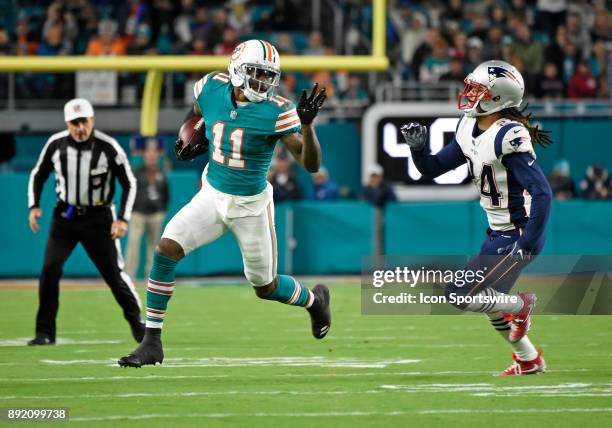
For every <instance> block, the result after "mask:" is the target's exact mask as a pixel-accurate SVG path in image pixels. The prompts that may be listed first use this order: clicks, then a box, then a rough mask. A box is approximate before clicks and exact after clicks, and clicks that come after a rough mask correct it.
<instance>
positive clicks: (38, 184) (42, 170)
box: [28, 141, 56, 209]
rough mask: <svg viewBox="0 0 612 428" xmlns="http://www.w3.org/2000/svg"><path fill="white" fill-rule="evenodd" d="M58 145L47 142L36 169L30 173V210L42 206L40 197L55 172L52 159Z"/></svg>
mask: <svg viewBox="0 0 612 428" xmlns="http://www.w3.org/2000/svg"><path fill="white" fill-rule="evenodd" d="M55 149H56V144H55V143H54V142H52V141H47V144H45V147H44V148H43V150H42V152H41V153H40V156H39V158H38V162H36V165H35V166H34V169H33V170H32V172H31V173H30V180H29V183H28V208H30V209H31V208H36V207H39V206H40V195H41V194H42V190H43V185H44V184H45V181H47V178H49V174H51V171H53V162H52V161H51V157H52V156H53V153H54V152H55Z"/></svg>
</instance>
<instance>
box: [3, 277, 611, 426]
mask: <svg viewBox="0 0 612 428" xmlns="http://www.w3.org/2000/svg"><path fill="white" fill-rule="evenodd" d="M307 284H308V285H314V283H309V282H307ZM330 288H331V292H332V308H333V316H334V319H333V326H332V329H331V333H330V334H329V335H328V337H327V338H326V339H324V340H323V341H316V340H315V339H313V338H312V337H311V335H310V326H309V319H308V316H307V314H306V313H305V312H304V310H303V309H301V308H295V307H288V306H284V305H281V304H278V303H275V302H267V301H260V300H258V299H257V298H256V297H255V295H254V293H253V292H252V291H251V289H250V288H249V287H247V286H246V285H241V286H229V285H227V286H223V285H216V286H206V287H198V286H196V285H193V286H189V285H184V284H181V282H180V281H179V286H178V289H177V292H176V294H175V296H174V297H173V299H172V300H171V302H170V306H169V312H168V316H167V319H166V325H165V329H164V345H165V353H166V360H165V362H164V364H163V365H162V366H159V365H158V366H156V367H151V366H147V367H145V368H142V369H121V368H119V367H118V366H117V365H116V360H117V358H118V357H120V356H122V355H124V354H126V353H128V352H129V351H131V350H132V349H133V348H134V347H135V343H134V342H133V341H132V339H131V336H130V335H129V329H128V326H127V323H125V322H124V321H123V319H122V318H121V315H120V310H119V308H118V306H117V305H116V304H115V302H114V300H113V299H112V295H111V293H110V291H109V290H107V289H104V288H102V287H90V288H86V287H64V288H63V290H62V296H61V305H60V316H59V319H58V337H59V338H60V344H58V345H57V346H51V347H34V348H33V347H26V346H23V345H24V344H25V341H26V340H27V339H28V338H30V337H31V336H32V333H33V322H34V320H33V317H34V315H35V310H36V304H37V295H36V290H35V289H33V288H29V287H10V288H8V287H4V288H0V298H1V299H2V306H1V307H2V311H1V312H0V345H1V346H0V356H1V358H0V408H6V407H47V408H48V407H66V408H69V411H70V422H69V423H68V424H67V425H69V426H81V425H87V426H100V427H108V426H109V423H112V424H113V426H139V427H151V426H161V425H164V426H166V427H183V426H206V427H208V426H243V427H256V426H275V427H284V426H292V427H301V426H305V427H306V426H308V427H312V426H334V427H344V426H347V427H352V428H355V427H360V426H381V427H389V426H427V427H429V426H439V427H449V426H452V427H462V426H487V427H490V426H499V427H502V426H516V427H529V426H544V424H547V425H550V426H554V427H562V426H567V427H576V426H581V427H589V426H596V427H605V426H612V334H611V333H610V327H612V322H611V320H612V318H610V317H596V316H591V317H587V316H582V317H579V316H558V317H552V316H538V317H536V318H535V320H534V324H533V328H532V334H531V337H532V340H533V341H534V343H536V345H538V346H539V347H541V348H542V349H543V351H544V356H545V357H546V360H547V362H548V366H549V371H548V373H546V374H544V375H539V376H525V377H511V378H497V377H494V376H492V374H494V373H496V372H497V371H499V370H501V369H503V368H505V367H506V366H507V365H509V363H510V351H509V347H508V346H507V344H505V343H504V342H503V341H502V339H501V338H500V337H499V336H498V334H497V333H496V332H495V331H494V330H493V329H492V328H491V327H490V326H489V325H488V322H487V321H486V319H485V318H484V317H483V316H463V317H455V316H438V317H432V316H430V317H426V316H423V317H408V316H386V317H381V316H363V315H361V313H360V300H359V299H360V288H359V286H358V285H357V284H351V285H349V284H334V285H332V286H331V287H330ZM140 291H141V295H143V296H144V292H143V291H142V290H140ZM0 424H3V422H0ZM4 425H6V426H8V425H11V426H17V425H15V423H7V422H4Z"/></svg>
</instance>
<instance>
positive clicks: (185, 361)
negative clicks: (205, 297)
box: [40, 357, 421, 368]
mask: <svg viewBox="0 0 612 428" xmlns="http://www.w3.org/2000/svg"><path fill="white" fill-rule="evenodd" d="M420 361H421V360H415V359H388V360H370V359H359V358H327V357H261V358H231V357H210V358H167V359H165V360H164V366H165V367H256V366H257V367H262V366H275V367H278V366H285V367H312V366H314V367H328V368H339V367H349V368H386V367H388V366H390V365H398V364H415V363H418V362H420ZM40 363H42V364H48V365H61V366H66V365H113V366H115V365H116V364H117V362H116V360H115V359H104V360H94V359H92V360H88V359H78V360H51V359H44V360H40Z"/></svg>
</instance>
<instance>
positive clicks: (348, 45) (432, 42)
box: [0, 0, 612, 103]
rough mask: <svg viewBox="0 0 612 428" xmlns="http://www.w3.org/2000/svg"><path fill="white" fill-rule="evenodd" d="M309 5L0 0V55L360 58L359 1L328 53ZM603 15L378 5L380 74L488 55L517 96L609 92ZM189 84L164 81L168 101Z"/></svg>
mask: <svg viewBox="0 0 612 428" xmlns="http://www.w3.org/2000/svg"><path fill="white" fill-rule="evenodd" d="M320 3H321V4H322V5H323V7H322V9H321V13H320V15H321V16H320V23H319V25H318V27H320V31H311V30H312V28H314V27H313V23H312V22H311V21H312V19H311V18H312V7H313V4H312V2H303V1H299V0H228V1H219V0H206V1H204V0H181V1H170V0H122V1H119V0H55V1H42V0H0V7H3V10H4V11H8V13H6V14H4V19H3V20H4V22H2V20H0V54H5V55H41V56H44V55H81V54H85V55H157V54H159V55H165V54H177V55H182V54H196V55H207V54H217V55H228V54H229V53H230V52H231V51H232V50H233V48H234V47H235V46H236V44H238V43H239V42H240V41H241V40H244V39H248V38H253V37H257V38H268V39H270V40H271V41H272V42H273V43H274V44H276V46H277V47H278V50H279V52H280V53H281V55H283V54H303V55H327V54H347V53H356V54H360V53H367V52H369V50H370V47H369V46H368V43H369V40H370V39H371V35H370V32H371V12H372V6H371V2H370V1H365V0H338V1H336V2H334V4H335V8H336V9H337V11H338V10H339V11H340V12H341V13H342V16H344V17H345V18H344V20H343V28H342V29H340V31H341V33H342V34H341V36H342V37H341V38H340V40H341V41H342V44H341V46H335V47H334V48H332V47H331V46H332V45H334V42H335V41H337V40H335V38H334V35H335V34H336V32H337V31H338V29H335V28H334V25H335V24H334V19H333V10H332V9H330V6H329V5H330V2H320ZM609 8H610V4H609V2H606V0H530V1H528V0H501V1H496V0H464V1H462V0H447V1H442V0H432V1H425V0H423V1H417V0H389V1H388V14H387V52H388V55H389V58H390V60H391V62H392V68H391V70H390V71H389V73H387V75H386V76H385V78H387V79H391V80H392V81H395V82H402V81H406V80H412V81H420V82H424V83H436V82H444V81H457V82H462V81H463V78H464V77H465V74H466V73H467V72H469V71H470V70H471V69H473V68H474V66H475V65H476V64H478V63H480V62H481V61H483V60H486V59H492V58H498V59H503V60H506V61H508V62H511V63H512V64H514V65H515V66H516V67H517V68H518V69H519V70H520V71H521V72H522V73H523V75H524V77H525V81H526V86H527V91H528V93H529V94H532V95H535V96H538V97H543V98H552V99H557V98H564V97H568V98H572V99H579V98H602V97H609V96H610V89H609V86H610V81H611V79H612V59H611V58H612V14H611V13H610V10H609ZM332 39H334V40H332ZM336 45H337V43H336ZM38 76H40V75H37V77H36V78H34V79H25V81H22V82H18V83H20V85H19V88H18V89H19V90H20V91H22V92H25V93H24V94H22V95H23V96H25V97H27V96H35V97H52V96H54V95H60V94H65V93H66V90H70V89H71V87H70V86H71V85H74V83H73V81H71V80H70V79H71V78H70V77H67V76H63V77H62V76H61V75H60V76H58V75H55V76H54V75H51V74H48V75H45V76H44V78H42V79H41V78H39V77H38ZM192 77H193V76H192ZM189 78H190V76H185V75H182V74H180V73H178V74H177V76H175V83H176V86H177V91H176V93H177V94H178V95H180V94H181V93H182V91H183V88H182V87H181V83H183V82H184V81H189ZM363 78H364V76H363V75H348V74H347V73H333V74H332V73H329V72H320V73H317V74H316V75H315V76H312V75H305V74H302V73H284V74H283V81H282V87H281V88H280V93H281V95H284V96H287V97H290V98H294V97H295V94H296V92H297V91H299V90H300V89H302V88H304V87H307V86H309V84H310V82H311V81H312V80H317V81H319V82H321V83H322V84H324V85H326V86H327V87H328V88H329V89H328V93H329V95H330V98H331V102H332V103H333V101H334V99H350V100H358V101H359V100H361V101H367V100H368V93H367V91H366V90H365V85H364V82H363ZM140 80H142V78H140ZM131 81H132V82H133V81H134V79H133V78H132V79H131ZM122 83H124V81H123V80H122ZM139 83H140V84H141V86H142V82H139ZM183 86H184V85H183ZM0 90H2V89H0Z"/></svg>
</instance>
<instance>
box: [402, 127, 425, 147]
mask: <svg viewBox="0 0 612 428" xmlns="http://www.w3.org/2000/svg"><path fill="white" fill-rule="evenodd" d="M400 131H401V132H402V135H403V136H404V141H406V144H408V146H409V147H410V148H411V149H414V150H416V151H421V150H423V149H424V148H425V143H426V142H427V127H426V126H423V125H421V124H420V123H418V122H410V123H409V124H407V125H402V127H401V128H400Z"/></svg>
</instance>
